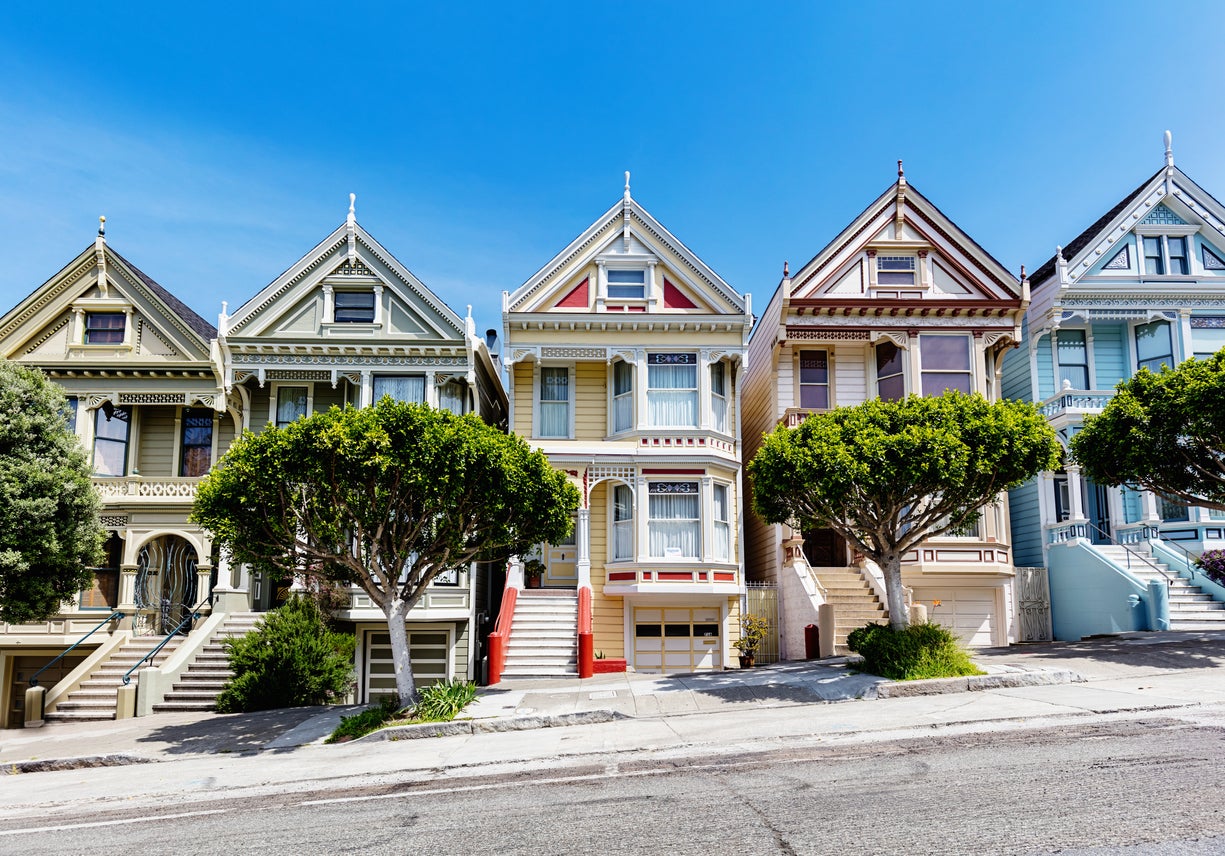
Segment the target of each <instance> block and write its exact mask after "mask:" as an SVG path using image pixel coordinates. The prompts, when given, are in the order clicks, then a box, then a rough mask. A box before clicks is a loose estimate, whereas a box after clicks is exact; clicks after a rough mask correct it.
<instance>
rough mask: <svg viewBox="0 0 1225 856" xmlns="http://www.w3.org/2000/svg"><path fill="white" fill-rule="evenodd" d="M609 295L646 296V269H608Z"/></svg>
mask: <svg viewBox="0 0 1225 856" xmlns="http://www.w3.org/2000/svg"><path fill="white" fill-rule="evenodd" d="M608 296H609V297H630V298H634V297H646V271H644V270H610V271H608Z"/></svg>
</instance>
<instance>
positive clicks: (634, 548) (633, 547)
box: [605, 481, 640, 565]
mask: <svg viewBox="0 0 1225 856" xmlns="http://www.w3.org/2000/svg"><path fill="white" fill-rule="evenodd" d="M618 487H624V488H626V489H627V490H628V491H629V492H630V519H629V524H630V525H629V530H630V552H629V555H628V556H625V557H622V558H619V557H617V556H616V555H615V552H616V544H617V526H616V524H617V516H616V511H615V509H616V505H617V503H616V497H615V496H614V492H615V490H616V489H617V488H618ZM639 495H640V494H639V492H638V491H636V490H635V489H634V485H632V484H630V483H629V482H623V481H609V482H608V489H607V491H606V493H605V496H606V497H607V499H606V501H607V503H608V512H607V514H606V515H605V517H606V523H607V541H606V542H605V543H607V544H608V548H607V549H606V550H605V554H606V555H605V561H606V563H607V564H610V565H611V564H617V565H621V564H625V563H628V562H636V561H638V558H639V557H638V518H639V516H640V515H639V509H638V497H639Z"/></svg>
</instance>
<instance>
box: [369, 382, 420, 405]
mask: <svg viewBox="0 0 1225 856" xmlns="http://www.w3.org/2000/svg"><path fill="white" fill-rule="evenodd" d="M372 391H373V393H374V396H373V400H374V401H382V400H383V396H385V395H387V396H390V397H391V398H394V399H395V400H396V401H407V402H409V403H410V404H425V375H375V376H374V384H373V390H372Z"/></svg>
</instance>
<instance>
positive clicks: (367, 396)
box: [361, 369, 374, 407]
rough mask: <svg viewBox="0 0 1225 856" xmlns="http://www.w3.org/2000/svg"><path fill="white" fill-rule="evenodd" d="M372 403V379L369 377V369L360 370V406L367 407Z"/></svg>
mask: <svg viewBox="0 0 1225 856" xmlns="http://www.w3.org/2000/svg"><path fill="white" fill-rule="evenodd" d="M373 403H374V379H373V378H372V377H371V374H370V369H364V370H363V371H362V394H361V406H362V407H369V406H370V405H371V404H373Z"/></svg>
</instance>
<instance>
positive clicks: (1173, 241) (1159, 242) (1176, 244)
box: [1144, 235, 1191, 276]
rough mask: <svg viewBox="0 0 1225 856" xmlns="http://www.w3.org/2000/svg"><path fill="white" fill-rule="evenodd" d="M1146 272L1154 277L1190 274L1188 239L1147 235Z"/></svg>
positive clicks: (1145, 246) (1145, 251) (1145, 239)
mask: <svg viewBox="0 0 1225 856" xmlns="http://www.w3.org/2000/svg"><path fill="white" fill-rule="evenodd" d="M1144 272H1145V273H1146V274H1151V275H1153V276H1164V275H1165V274H1167V273H1168V274H1173V275H1175V276H1186V275H1187V274H1189V273H1190V272H1191V267H1190V265H1189V264H1188V261H1187V239H1186V238H1185V237H1176V236H1174V235H1146V236H1145V237H1144Z"/></svg>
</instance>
